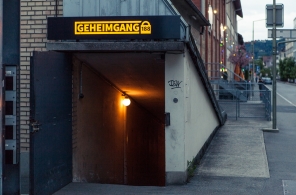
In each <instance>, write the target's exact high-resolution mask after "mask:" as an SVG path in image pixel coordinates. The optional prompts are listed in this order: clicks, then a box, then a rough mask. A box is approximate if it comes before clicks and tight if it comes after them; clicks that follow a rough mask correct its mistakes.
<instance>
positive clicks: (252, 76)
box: [249, 19, 266, 82]
mask: <svg viewBox="0 0 296 195" xmlns="http://www.w3.org/2000/svg"><path fill="white" fill-rule="evenodd" d="M263 20H266V19H260V20H254V21H253V33H252V40H253V41H252V51H253V52H252V53H253V60H252V64H253V74H252V75H251V78H252V80H253V82H254V81H255V78H254V73H255V66H254V59H255V51H254V23H255V22H258V21H263ZM249 70H250V68H249Z"/></svg>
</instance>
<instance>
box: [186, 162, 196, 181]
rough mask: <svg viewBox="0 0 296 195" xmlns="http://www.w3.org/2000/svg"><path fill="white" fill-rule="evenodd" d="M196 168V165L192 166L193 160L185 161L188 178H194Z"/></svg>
mask: <svg viewBox="0 0 296 195" xmlns="http://www.w3.org/2000/svg"><path fill="white" fill-rule="evenodd" d="M196 167H197V165H196V164H194V158H193V160H192V161H187V174H188V177H189V178H190V177H193V176H194V171H195V169H196Z"/></svg>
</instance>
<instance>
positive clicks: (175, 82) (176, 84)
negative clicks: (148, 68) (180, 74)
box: [168, 80, 182, 89]
mask: <svg viewBox="0 0 296 195" xmlns="http://www.w3.org/2000/svg"><path fill="white" fill-rule="evenodd" d="M168 83H169V86H171V87H172V89H176V88H181V87H180V84H181V83H182V81H178V80H170V81H168Z"/></svg>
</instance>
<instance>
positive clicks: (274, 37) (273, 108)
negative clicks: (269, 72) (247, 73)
mask: <svg viewBox="0 0 296 195" xmlns="http://www.w3.org/2000/svg"><path fill="white" fill-rule="evenodd" d="M275 5H276V0H273V33H272V35H273V42H272V48H273V78H272V117H273V118H272V128H273V129H277V127H276V126H277V125H276V53H277V52H276V49H277V48H276V46H277V45H276V15H275V14H276V9H275Z"/></svg>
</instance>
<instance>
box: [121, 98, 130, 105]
mask: <svg viewBox="0 0 296 195" xmlns="http://www.w3.org/2000/svg"><path fill="white" fill-rule="evenodd" d="M122 104H123V105H124V106H129V105H130V104H131V100H130V99H129V98H128V97H125V98H124V99H123V100H122Z"/></svg>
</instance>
